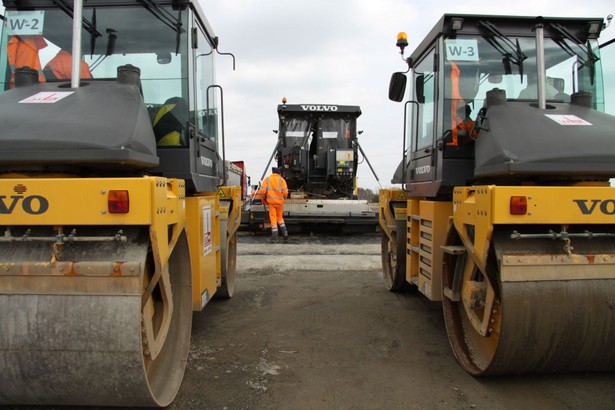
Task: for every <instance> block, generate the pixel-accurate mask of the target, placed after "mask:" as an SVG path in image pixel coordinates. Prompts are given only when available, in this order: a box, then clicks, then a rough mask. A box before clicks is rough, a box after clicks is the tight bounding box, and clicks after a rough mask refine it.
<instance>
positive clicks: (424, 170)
mask: <svg viewBox="0 0 615 410" xmlns="http://www.w3.org/2000/svg"><path fill="white" fill-rule="evenodd" d="M430 172H431V165H423V166H420V167H416V168H414V175H423V174H429V173H430Z"/></svg>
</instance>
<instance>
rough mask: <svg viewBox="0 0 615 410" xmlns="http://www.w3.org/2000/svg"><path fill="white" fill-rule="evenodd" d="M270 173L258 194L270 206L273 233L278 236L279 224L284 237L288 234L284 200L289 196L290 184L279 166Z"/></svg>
mask: <svg viewBox="0 0 615 410" xmlns="http://www.w3.org/2000/svg"><path fill="white" fill-rule="evenodd" d="M273 169H274V171H273V173H272V174H271V175H269V176H268V177H267V178H265V180H264V181H263V183H262V184H261V187H260V188H259V190H258V192H257V194H256V196H257V197H258V198H260V199H261V201H262V202H263V204H264V205H268V206H269V221H270V222H271V233H272V235H273V236H274V237H275V238H277V233H278V225H279V226H280V229H281V230H282V234H283V235H284V237H286V236H287V233H286V225H285V224H284V217H283V210H284V200H285V199H286V198H287V197H288V186H287V185H286V180H285V179H284V178H283V177H282V175H280V173H279V172H280V171H279V169H278V168H273Z"/></svg>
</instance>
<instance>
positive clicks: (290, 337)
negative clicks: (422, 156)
mask: <svg viewBox="0 0 615 410" xmlns="http://www.w3.org/2000/svg"><path fill="white" fill-rule="evenodd" d="M192 330H193V332H192V344H191V349H190V355H189V360H188V367H187V370H186V375H185V378H184V382H183V384H182V387H181V389H180V392H179V394H178V396H177V398H176V399H175V401H174V402H173V404H172V405H171V406H170V407H169V409H173V410H184V409H189V410H192V409H194V410H199V409H220V410H224V409H246V410H248V409H489V410H491V409H500V410H509V409H510V410H517V409H541V410H542V409H546V410H549V409H554V410H556V409H557V410H559V409H612V408H615V389H614V388H613V386H615V373H583V374H554V375H533V376H517V377H493V378H474V377H471V376H469V375H468V374H466V373H465V372H464V371H463V370H462V369H461V367H460V366H459V365H458V364H457V362H456V360H455V358H454V357H453V354H452V352H451V349H450V347H449V345H448V339H447V336H446V332H445V330H444V323H443V319H442V312H441V308H440V304H439V303H435V302H430V301H428V300H427V299H426V298H425V297H423V296H422V295H420V294H419V293H417V292H416V291H410V292H406V293H395V294H394V293H390V292H387V291H386V290H385V289H384V286H383V284H382V273H381V268H380V237H379V236H378V235H375V236H374V235H370V236H345V237H342V236H340V237H311V236H293V237H292V238H291V240H290V243H288V244H273V245H272V244H269V243H268V237H266V236H251V235H242V236H240V238H239V244H238V260H237V288H236V293H235V296H234V297H233V298H232V299H230V300H213V301H212V302H210V304H209V305H208V306H207V307H206V308H205V310H204V311H203V312H201V313H195V314H194V319H193V328H192ZM103 377H104V375H103ZM0 388H1V386H0ZM9 408H11V409H12V408H15V409H20V410H23V409H26V408H28V407H3V408H2V409H9ZM60 408H61V407H30V408H28V409H46V410H49V409H60ZM64 409H67V410H68V409H74V408H73V407H71V408H64Z"/></svg>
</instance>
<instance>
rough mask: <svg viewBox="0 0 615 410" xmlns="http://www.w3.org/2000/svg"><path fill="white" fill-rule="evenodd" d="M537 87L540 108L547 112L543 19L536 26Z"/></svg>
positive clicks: (539, 19)
mask: <svg viewBox="0 0 615 410" xmlns="http://www.w3.org/2000/svg"><path fill="white" fill-rule="evenodd" d="M534 30H535V31H536V71H537V73H536V87H537V90H536V92H537V96H538V108H539V109H541V110H545V109H546V108H547V100H546V96H545V94H546V87H545V83H546V81H547V76H546V74H545V33H544V24H543V22H542V17H538V19H537V22H536V26H534Z"/></svg>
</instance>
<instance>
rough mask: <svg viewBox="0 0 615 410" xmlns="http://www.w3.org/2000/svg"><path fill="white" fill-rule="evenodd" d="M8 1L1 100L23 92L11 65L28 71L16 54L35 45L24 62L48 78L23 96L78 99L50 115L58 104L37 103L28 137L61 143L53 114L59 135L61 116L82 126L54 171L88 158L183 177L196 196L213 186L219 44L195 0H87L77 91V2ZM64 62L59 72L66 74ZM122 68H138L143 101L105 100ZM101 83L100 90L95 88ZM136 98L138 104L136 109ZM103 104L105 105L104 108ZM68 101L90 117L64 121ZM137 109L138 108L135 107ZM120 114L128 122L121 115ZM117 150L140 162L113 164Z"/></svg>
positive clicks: (0, 60) (0, 53) (217, 167)
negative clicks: (73, 79)
mask: <svg viewBox="0 0 615 410" xmlns="http://www.w3.org/2000/svg"><path fill="white" fill-rule="evenodd" d="M127 4H130V5H131V7H128V6H127ZM4 5H5V7H6V13H5V24H4V29H3V31H2V37H1V43H0V44H1V47H0V88H1V89H2V90H4V91H6V92H5V93H3V94H6V95H7V96H9V95H14V94H17V93H18V92H17V90H15V89H14V76H15V73H14V72H15V69H16V68H19V67H15V66H14V65H15V64H14V63H15V62H16V60H17V62H20V65H23V64H24V63H23V61H24V60H23V59H21V60H20V59H19V58H18V57H17V58H16V57H15V53H20V52H22V53H23V52H24V49H26V48H29V49H30V54H31V56H30V57H29V60H28V61H31V62H28V63H25V64H27V65H29V66H30V65H33V67H31V68H33V69H34V70H36V71H37V72H40V73H41V74H42V75H40V76H39V78H38V81H36V82H37V83H38V84H35V85H33V86H32V87H35V88H32V91H31V92H26V94H30V95H34V94H36V92H38V91H45V92H53V91H55V90H63V91H68V92H74V93H75V95H73V96H72V97H71V96H70V95H69V96H67V97H66V98H65V99H64V100H63V102H62V101H59V102H58V104H57V111H58V112H57V113H53V114H52V111H53V109H54V108H56V107H53V104H47V105H46V106H42V104H39V107H32V110H35V109H36V112H35V113H34V111H33V117H34V118H33V119H31V120H30V122H32V123H33V124H32V128H31V130H30V131H29V133H30V134H34V136H33V140H37V141H39V140H44V139H48V140H49V139H54V138H56V137H54V136H53V135H52V133H49V132H48V130H49V127H47V126H46V125H45V122H44V121H45V118H46V117H48V116H49V117H54V116H55V118H50V119H49V121H51V120H52V119H53V120H54V121H56V126H57V127H58V128H60V129H61V128H62V127H64V125H65V124H63V123H61V122H59V121H57V120H58V118H60V119H61V120H60V121H66V122H69V121H76V122H81V124H80V127H81V130H82V132H81V134H80V136H79V138H81V140H80V141H76V140H75V141H68V142H67V141H63V143H64V144H65V149H64V151H63V152H59V151H52V152H51V153H50V154H49V158H50V159H49V162H50V165H49V166H52V163H53V164H56V165H57V164H59V163H61V162H62V161H63V160H64V161H65V160H69V161H71V162H75V163H77V162H79V164H78V165H79V166H82V167H86V168H87V166H88V164H87V161H88V160H87V159H86V157H87V158H90V159H91V161H92V163H91V164H90V165H91V166H92V167H102V168H113V167H117V168H121V167H125V168H124V169H125V170H126V171H127V172H128V168H130V167H132V168H133V169H135V172H142V171H138V169H141V170H143V169H144V168H145V169H146V170H147V172H148V173H150V174H153V175H163V176H165V177H171V178H181V179H185V180H186V181H187V188H188V189H189V190H191V191H198V192H203V191H215V190H216V189H217V186H218V185H220V182H221V180H220V178H221V174H222V172H221V170H222V161H221V159H220V155H219V152H220V149H219V147H220V144H221V142H222V141H221V138H220V135H219V134H220V131H221V127H220V126H219V125H220V123H221V118H220V115H219V114H220V111H219V110H220V109H221V107H220V106H219V104H218V102H219V101H220V100H221V92H222V90H221V88H220V87H219V86H216V85H215V78H214V51H215V48H216V45H217V38H216V37H214V35H213V33H212V30H211V28H210V26H209V24H208V22H207V20H206V19H205V17H204V14H203V13H202V11H201V9H200V7H199V5H198V3H197V2H192V1H188V0H184V1H160V0H156V1H151V2H150V1H148V2H134V1H132V0H118V1H114V2H108V1H104V0H91V1H87V2H85V4H84V6H83V21H82V24H81V26H82V31H81V43H82V46H81V50H82V54H83V57H82V63H81V67H82V68H81V78H82V80H81V86H80V87H79V88H77V89H71V88H70V86H71V85H70V81H69V80H70V71H71V70H70V59H71V55H70V51H71V47H72V25H73V22H72V15H73V13H72V4H68V3H65V2H61V1H60V2H58V1H53V0H48V1H47V0H25V1H13V0H4ZM20 49H21V50H20ZM17 55H19V54H17ZM58 56H60V57H58ZM59 58H60V62H59V63H58V59H59ZM67 61H68V64H66V62H67ZM54 63H55V65H54ZM51 66H54V67H55V72H54V73H53V74H54V75H50V73H51V72H52V70H51V69H49V67H51ZM59 66H63V69H64V74H62V69H60V68H58V67H59ZM120 67H128V68H130V69H133V68H134V67H136V68H137V69H138V70H136V72H137V83H136V86H137V88H138V95H137V97H133V96H132V94H131V96H128V94H129V93H124V94H122V95H123V96H124V97H119V98H117V97H118V95H115V99H114V96H109V99H108V100H107V99H106V97H107V94H113V92H112V91H110V90H111V87H116V85H115V84H114V83H115V82H116V79H117V78H118V68H120ZM66 71H68V74H66ZM101 87H102V89H101V90H100V91H94V90H98V89H99V88H101ZM104 87H107V89H106V92H105V90H104ZM24 89H25V88H24ZM35 91H36V92H35ZM24 92H25V91H21V92H19V94H20V95H21V94H22V93H24ZM0 95H1V94H0ZM6 98H8V97H6ZM77 99H79V102H78V103H77ZM135 99H136V100H139V99H140V103H139V102H138V101H133V100H135ZM95 100H96V101H95ZM101 101H106V103H105V104H104V105H103V104H102V103H101ZM62 103H65V104H70V103H72V104H75V103H77V104H78V105H81V106H82V108H81V111H82V115H81V117H84V118H76V117H78V116H77V115H76V116H75V117H73V118H65V117H63V116H62V115H61V114H59V113H61V112H62V110H61V107H60V105H61V104H62ZM135 104H139V105H140V107H139V108H136V107H134V105H135ZM6 105H11V104H5V106H6ZM123 105H125V107H123ZM22 108H23V107H22ZM28 108H30V107H28ZM122 111H123V112H124V113H125V116H129V115H131V116H132V118H129V119H127V120H125V119H122V118H121V117H122ZM77 112H79V110H78V111H77ZM119 123H121V124H122V127H123V128H121V127H120V126H119ZM124 123H130V126H128V127H126V126H125V124H124ZM114 126H115V128H114ZM126 128H129V129H128V130H127V129H126ZM41 133H44V134H45V135H41ZM63 134H64V136H61V135H58V136H57V139H65V135H66V134H67V133H66V132H64V133H63ZM11 138H14V136H5V135H2V134H1V131H0V141H2V140H5V141H8V140H9V139H11ZM68 138H73V137H71V136H69V137H68ZM75 138H76V137H75ZM85 140H87V141H85ZM50 145H51V144H50ZM4 146H6V145H4ZM120 147H121V149H122V150H124V151H132V152H133V154H134V155H133V157H139V158H141V159H140V160H138V161H124V160H121V161H120V160H118V161H115V162H116V164H115V165H114V164H113V163H114V160H113V158H118V159H119V158H121V157H120V156H115V154H113V153H110V151H112V150H114V149H117V150H118V151H119V149H120ZM71 150H87V151H88V155H84V156H83V157H82V159H81V160H80V161H78V160H77V159H76V158H74V157H73V156H71V154H70V151H71ZM23 151H26V149H25V146H24V150H23ZM105 151H107V152H105ZM20 155H21V154H20ZM7 160H8V159H7ZM27 160H28V159H27V154H23V158H22V161H27Z"/></svg>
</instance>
